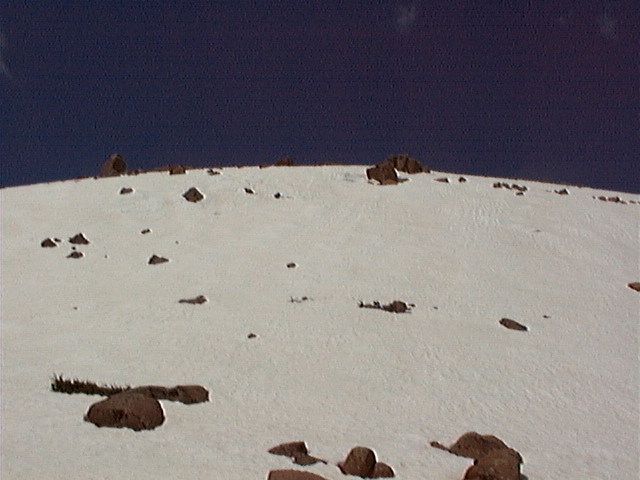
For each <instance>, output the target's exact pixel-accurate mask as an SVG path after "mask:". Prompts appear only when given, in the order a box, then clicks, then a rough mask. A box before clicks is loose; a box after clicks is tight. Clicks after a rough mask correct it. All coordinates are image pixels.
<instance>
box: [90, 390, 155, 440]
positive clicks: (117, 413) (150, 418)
mask: <svg viewBox="0 0 640 480" xmlns="http://www.w3.org/2000/svg"><path fill="white" fill-rule="evenodd" d="M84 419H85V421H87V422H91V423H93V424H94V425H96V426H97V427H113V428H130V429H132V430H135V431H140V430H153V429H154V428H156V427H158V426H160V425H162V424H163V423H164V411H163V410H162V406H161V405H160V402H158V400H156V399H154V398H152V397H150V396H148V395H144V394H142V393H136V392H130V391H126V392H122V393H118V394H116V395H112V396H111V397H108V398H106V399H105V400H102V401H100V402H97V403H94V404H93V405H91V407H89V410H88V411H87V413H86V415H85V417H84Z"/></svg>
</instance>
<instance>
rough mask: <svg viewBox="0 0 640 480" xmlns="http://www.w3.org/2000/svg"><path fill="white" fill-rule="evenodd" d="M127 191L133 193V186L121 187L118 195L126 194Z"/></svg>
mask: <svg viewBox="0 0 640 480" xmlns="http://www.w3.org/2000/svg"><path fill="white" fill-rule="evenodd" d="M128 193H133V188H129V187H122V188H121V189H120V195H127V194H128Z"/></svg>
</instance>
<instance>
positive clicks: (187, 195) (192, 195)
mask: <svg viewBox="0 0 640 480" xmlns="http://www.w3.org/2000/svg"><path fill="white" fill-rule="evenodd" d="M182 197H183V198H184V199H185V200H186V201H187V202H192V203H196V202H199V201H200V200H202V199H203V198H204V195H203V194H202V193H200V190H198V189H197V188H196V187H191V188H190V189H189V190H187V191H186V192H184V193H183V194H182Z"/></svg>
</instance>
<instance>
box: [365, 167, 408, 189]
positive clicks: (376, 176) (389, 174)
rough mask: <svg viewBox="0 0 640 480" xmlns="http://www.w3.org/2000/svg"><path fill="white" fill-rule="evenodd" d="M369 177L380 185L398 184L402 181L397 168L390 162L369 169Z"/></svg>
mask: <svg viewBox="0 0 640 480" xmlns="http://www.w3.org/2000/svg"><path fill="white" fill-rule="evenodd" d="M367 178H368V179H369V180H375V181H376V182H378V183H379V184H380V185H397V184H398V183H400V179H398V174H397V173H396V170H395V168H393V167H392V166H391V165H389V164H379V165H376V166H375V167H371V168H368V169H367Z"/></svg>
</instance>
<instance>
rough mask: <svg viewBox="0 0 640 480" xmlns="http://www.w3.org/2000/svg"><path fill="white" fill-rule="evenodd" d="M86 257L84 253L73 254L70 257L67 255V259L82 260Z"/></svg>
mask: <svg viewBox="0 0 640 480" xmlns="http://www.w3.org/2000/svg"><path fill="white" fill-rule="evenodd" d="M82 257H84V253H82V252H71V253H70V254H69V255H67V258H82Z"/></svg>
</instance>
